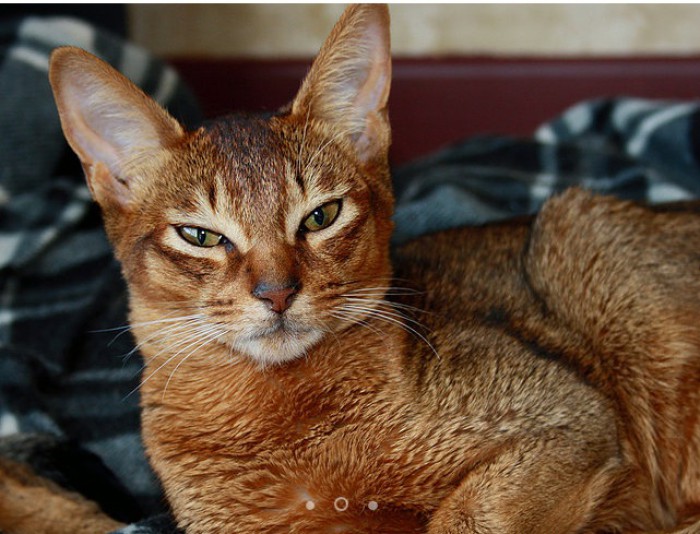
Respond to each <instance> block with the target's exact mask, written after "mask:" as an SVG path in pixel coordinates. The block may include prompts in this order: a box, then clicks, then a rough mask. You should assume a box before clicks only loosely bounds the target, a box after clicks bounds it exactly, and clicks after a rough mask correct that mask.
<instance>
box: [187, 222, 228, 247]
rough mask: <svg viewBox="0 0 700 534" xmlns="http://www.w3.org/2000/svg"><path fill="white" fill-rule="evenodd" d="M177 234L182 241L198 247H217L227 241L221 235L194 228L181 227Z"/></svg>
mask: <svg viewBox="0 0 700 534" xmlns="http://www.w3.org/2000/svg"><path fill="white" fill-rule="evenodd" d="M177 233H178V234H180V237H181V238H182V239H184V240H185V241H187V242H188V243H190V244H192V245H194V246H196V247H215V246H216V245H218V244H220V243H222V242H223V241H224V239H225V238H224V236H222V235H221V234H217V233H215V232H212V231H211V230H205V229H204V228H197V227H194V226H179V227H178V228H177Z"/></svg>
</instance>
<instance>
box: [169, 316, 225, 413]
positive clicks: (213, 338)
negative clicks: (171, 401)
mask: <svg viewBox="0 0 700 534" xmlns="http://www.w3.org/2000/svg"><path fill="white" fill-rule="evenodd" d="M226 334H228V331H226V330H223V331H221V330H218V329H217V330H215V331H213V332H211V333H210V334H209V335H208V336H206V337H205V338H204V339H203V340H201V341H200V343H199V345H197V346H196V347H195V348H194V349H192V350H191V351H190V352H189V354H187V356H185V357H184V358H182V359H181V360H180V361H179V362H178V364H177V365H176V366H175V368H174V369H173V370H172V371H171V372H170V375H169V376H168V379H167V380H166V381H165V387H164V388H163V396H162V399H163V400H165V392H166V391H168V385H169V384H170V380H172V378H173V375H175V373H176V372H177V370H178V369H179V368H180V366H181V365H182V364H183V363H184V362H185V361H186V360H187V359H188V358H189V357H190V356H192V355H193V354H194V353H195V352H197V351H198V350H200V349H201V348H202V347H205V346H207V345H209V344H210V343H212V342H213V341H216V340H217V339H219V338H220V337H221V336H224V335H226Z"/></svg>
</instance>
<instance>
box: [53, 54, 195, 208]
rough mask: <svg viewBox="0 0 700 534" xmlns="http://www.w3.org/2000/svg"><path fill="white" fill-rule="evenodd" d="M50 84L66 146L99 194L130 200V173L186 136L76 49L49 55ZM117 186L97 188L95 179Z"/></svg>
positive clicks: (143, 98) (127, 83)
mask: <svg viewBox="0 0 700 534" xmlns="http://www.w3.org/2000/svg"><path fill="white" fill-rule="evenodd" d="M49 79H50V82H51V87H52V88H53V92H54V98H55V99H56V105H57V107H58V113H59V116H60V118H61V126H62V128H63V132H64V134H65V136H66V139H67V140H68V144H69V145H70V146H71V148H72V149H73V150H74V151H75V153H76V154H77V155H78V157H79V158H80V160H81V162H82V163H83V167H84V168H85V170H86V174H87V178H88V184H89V185H90V188H91V190H92V191H93V194H94V195H95V196H96V199H97V200H98V202H99V201H100V198H97V191H98V190H99V191H105V192H107V193H108V194H116V192H118V191H121V193H120V194H119V195H117V196H119V197H120V198H115V199H112V200H117V201H118V202H120V203H121V202H124V201H125V200H126V198H127V197H128V194H129V193H128V189H129V188H130V186H131V184H130V181H131V178H132V177H131V176H130V174H131V173H132V171H133V170H134V169H135V168H136V167H138V166H139V165H140V164H142V163H143V162H144V161H148V159H149V158H152V157H157V156H158V155H159V154H160V153H161V152H162V151H163V149H165V148H167V147H169V146H172V145H173V144H174V143H176V142H177V141H178V140H179V139H181V138H182V136H183V135H184V131H183V129H182V127H181V126H180V124H179V123H178V122H177V121H176V120H175V119H173V118H172V117H171V116H170V115H169V114H168V113H167V112H166V111H165V110H163V109H162V108H161V107H160V106H159V105H158V104H157V103H156V102H155V101H154V100H153V99H151V98H150V97H149V96H147V95H146V94H145V93H143V91H141V90H140V89H139V88H138V87H136V86H135V85H134V84H133V83H132V82H130V81H129V80H128V79H127V78H125V77H124V76H123V75H122V74H120V73H119V72H117V71H116V70H115V69H113V68H112V67H111V66H110V65H108V64H107V63H105V62H104V61H102V60H101V59H98V58H97V57H95V56H93V55H92V54H89V53H88V52H85V51H84V50H81V49H79V48H74V47H62V48H57V49H56V50H54V52H53V53H52V54H51V61H50V68H49ZM110 179H111V180H115V181H116V182H117V183H101V184H100V183H96V182H95V181H96V180H100V181H105V180H110Z"/></svg>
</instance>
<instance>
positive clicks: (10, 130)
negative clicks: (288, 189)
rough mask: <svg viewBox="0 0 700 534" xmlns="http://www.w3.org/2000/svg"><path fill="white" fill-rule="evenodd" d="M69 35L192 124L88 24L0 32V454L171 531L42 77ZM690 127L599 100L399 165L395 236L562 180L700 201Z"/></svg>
mask: <svg viewBox="0 0 700 534" xmlns="http://www.w3.org/2000/svg"><path fill="white" fill-rule="evenodd" d="M63 44H73V45H77V46H80V47H82V48H85V49H86V50H88V51H91V52H93V53H95V54H97V55H99V56H102V57H103V58H105V59H107V60H108V61H110V62H111V63H112V64H113V65H115V66H116V67H117V68H118V69H119V70H121V71H122V72H124V73H125V74H127V75H128V76H129V77H131V78H132V79H133V80H134V81H135V82H136V83H137V84H139V85H140V86H141V87H143V88H144V89H145V90H146V91H147V92H148V93H150V94H152V95H154V96H155V98H156V99H157V100H158V101H159V102H161V103H162V104H164V105H166V106H167V107H168V108H169V110H170V111H171V112H172V113H173V114H174V115H175V116H176V117H178V118H180V119H181V120H183V121H184V122H185V123H186V124H188V123H189V124H192V123H193V122H195V121H197V120H198V118H199V117H198V113H197V108H196V105H195V103H194V101H193V99H192V98H191V97H190V96H189V93H187V91H186V90H185V88H184V87H183V86H182V84H181V83H180V82H179V79H178V77H177V75H176V74H175V73H174V71H172V70H171V69H170V68H168V67H167V66H164V65H163V64H161V63H159V62H158V61H155V60H154V59H153V58H152V57H150V56H149V55H148V54H146V53H145V52H143V51H142V50H140V49H138V48H135V47H133V46H131V45H128V44H124V43H122V42H120V41H119V40H117V39H115V38H113V37H111V36H109V35H106V34H104V33H103V32H100V31H97V30H95V29H94V28H93V27H90V26H87V25H85V24H82V23H80V22H77V21H74V20H69V19H37V18H30V19H24V20H21V21H14V22H11V23H3V24H2V25H1V26H0V131H2V132H3V135H2V136H0V436H2V438H0V455H5V456H8V457H11V458H15V459H19V460H21V461H25V462H27V463H29V464H31V465H32V466H34V468H35V469H37V470H38V471H39V472H41V473H46V474H47V476H51V477H52V478H54V479H58V481H59V482H60V483H62V484H64V485H66V486H69V487H71V488H73V489H76V490H77V491H80V492H81V493H84V494H85V495H86V496H88V497H90V498H92V499H95V500H97V501H98V502H99V503H100V504H101V505H102V506H103V508H104V509H105V510H108V511H109V513H110V514H111V515H113V516H114V517H115V518H117V519H120V520H122V521H124V522H127V523H131V525H130V526H129V527H126V528H125V529H123V530H122V531H121V532H122V534H127V533H129V534H159V533H160V534H162V533H166V532H174V531H175V528H174V526H173V524H172V521H171V520H170V519H169V517H168V515H167V507H166V504H165V502H164V499H163V497H162V492H161V490H160V488H159V486H158V483H157V481H156V479H155V477H154V476H153V473H152V471H151V470H150V468H149V466H148V463H147V461H146V459H145V456H144V451H143V448H142V445H141V441H140V437H139V412H138V389H137V385H138V380H139V374H140V371H141V362H140V356H139V354H138V352H137V351H135V350H134V345H133V340H132V339H131V337H130V335H129V333H128V332H126V331H124V330H122V329H120V327H122V326H123V325H124V324H125V321H126V297H125V287H124V283H123V281H122V279H121V276H120V273H119V268H118V266H117V265H116V262H115V260H114V259H113V257H112V254H111V252H110V248H109V245H108V243H107V240H106V238H105V236H104V233H103V231H102V227H101V221H100V217H99V213H98V210H97V208H96V206H95V205H94V204H93V203H92V202H91V201H90V198H89V194H88V191H87V189H86V187H85V185H84V180H83V176H82V171H81V169H80V166H79V164H78V162H77V160H76V158H75V157H74V156H73V155H72V153H71V152H70V150H69V148H68V147H67V145H66V143H65V141H64V139H63V136H62V134H61V130H60V125H59V121H58V116H57V114H56V110H55V107H54V102H53V98H52V96H51V92H50V88H49V84H48V81H47V66H48V62H47V61H48V54H49V53H50V51H51V49H52V48H54V47H56V46H59V45H63ZM465 105H470V103H468V102H467V103H465ZM475 105H478V104H477V103H475ZM699 125H700V110H699V108H698V105H697V104H696V103H689V102H652V101H643V100H635V99H626V98H619V99H604V100H596V101H591V102H584V103H581V104H579V105H577V106H575V107H573V108H572V109H570V110H568V111H566V112H564V113H563V114H562V115H561V116H560V117H558V118H556V119H554V120H552V121H551V122H548V123H546V124H545V125H543V126H542V127H541V128H540V129H539V130H538V131H537V132H536V133H534V135H533V137H532V138H531V139H513V138H508V137H483V138H476V139H469V140H466V141H463V142H460V143H457V144H455V145H454V146H452V147H449V148H447V149H445V150H443V151H441V152H438V153H436V154H434V155H432V156H430V157H427V158H424V159H422V160H420V161H417V162H416V163H413V164H410V165H406V166H403V167H401V168H398V169H396V170H395V189H396V195H397V209H396V223H397V230H396V237H395V242H396V243H400V242H403V241H406V240H407V239H410V238H411V237H414V236H417V235H421V234H425V233H429V232H433V231H437V230H440V229H445V228H449V227H454V226H459V225H464V224H482V223H487V222H490V221H494V220H500V219H505V218H508V217H511V216H515V215H521V214H525V213H534V212H536V211H537V209H538V208H539V207H540V206H541V204H542V202H543V201H544V200H546V199H547V198H548V197H549V196H550V195H552V194H555V193H557V192H559V191H561V190H563V189H565V188H566V187H569V186H572V185H579V186H583V187H587V188H589V189H592V190H594V191H598V192H601V193H610V194H614V195H617V196H619V197H622V198H628V199H636V200H643V201H649V202H661V201H671V200H682V199H689V198H696V197H698V196H700V162H699V161H698V159H699V156H700V129H699ZM71 451H72V452H71ZM57 473H58V474H57ZM105 486H109V487H110V488H111V489H110V491H104V487H105Z"/></svg>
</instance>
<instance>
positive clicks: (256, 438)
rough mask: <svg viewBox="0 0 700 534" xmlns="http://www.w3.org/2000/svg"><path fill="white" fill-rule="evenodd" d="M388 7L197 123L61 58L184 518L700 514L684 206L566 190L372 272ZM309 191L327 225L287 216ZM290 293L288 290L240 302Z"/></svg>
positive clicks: (519, 521)
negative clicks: (196, 236)
mask: <svg viewBox="0 0 700 534" xmlns="http://www.w3.org/2000/svg"><path fill="white" fill-rule="evenodd" d="M388 24H389V20H388V13H387V9H386V7H384V6H378V5H367V6H352V7H350V8H348V9H347V10H346V12H345V14H344V15H343V17H342V18H341V20H340V21H339V22H338V24H337V25H336V27H335V28H334V29H333V32H332V33H331V35H330V37H329V38H328V40H327V41H326V43H325V44H324V46H323V48H322V50H321V53H320V54H319V56H318V58H317V60H316V62H315V63H314V65H313V67H312V69H311V71H310V72H309V74H308V76H307V78H306V80H305V82H304V84H303V85H302V88H301V90H300V92H299V94H298V95H297V97H296V98H295V100H294V102H293V103H292V104H291V106H289V107H287V108H285V109H283V110H282V111H280V112H279V113H277V114H275V115H274V116H272V117H258V116H243V115H241V116H234V117H228V118H222V119H219V120H217V121H215V122H213V123H212V124H210V125H208V126H206V127H204V128H202V129H200V130H197V131H195V132H186V131H185V130H184V129H183V128H182V127H181V126H179V125H178V124H177V123H176V122H175V121H174V120H173V119H171V118H170V117H169V115H167V113H166V112H165V111H163V110H162V109H160V108H158V107H157V106H155V105H154V104H153V103H152V102H151V101H150V100H148V99H146V97H144V95H143V94H142V93H141V92H140V91H138V89H136V88H135V87H133V86H132V85H131V84H130V83H129V82H128V81H126V80H125V79H124V78H122V77H121V76H120V75H118V74H117V73H115V72H114V71H112V70H111V69H110V68H108V67H107V66H106V65H104V64H103V63H101V62H100V61H99V60H97V59H95V58H93V57H91V56H89V55H88V54H86V53H85V52H82V51H79V50H76V49H70V48H66V49H60V50H58V51H56V52H55V53H54V56H53V58H52V65H51V81H52V85H53V87H54V91H55V94H56V99H57V103H58V107H59V111H60V115H61V119H62V124H63V127H64V131H65V134H66V137H67V139H68V141H69V142H70V143H71V146H73V148H74V149H75V151H76V152H77V153H78V155H79V156H80V157H81V159H82V161H83V165H84V167H85V170H86V175H87V179H88V183H89V184H90V188H91V190H92V192H93V195H94V197H95V199H96V200H97V202H98V203H99V204H100V206H101V207H102V209H103V214H104V218H105V224H106V228H107V231H108V233H109V236H110V238H111V240H112V242H113V244H114V248H115V251H116V254H117V256H118V258H119V259H120V260H121V262H122V265H123V271H124V275H125V277H126V279H127V281H128V283H129V288H130V298H131V322H132V327H133V331H134V333H135V335H136V339H137V341H138V343H139V346H140V349H141V352H142V353H143V356H144V358H145V361H146V369H145V371H144V375H143V380H142V387H141V394H142V406H143V435H144V441H145V443H146V447H147V451H148V454H149V457H150V459H151V462H152V465H153V467H154V469H155V471H156V472H157V474H158V475H159V477H160V479H161V481H162V483H163V486H164V488H165V491H166V494H167V497H168V499H169V502H170V504H171V505H172V508H173V511H174V513H175V516H176V518H177V520H178V522H179V524H180V525H181V526H182V527H183V528H185V529H186V530H187V532H208V533H210V532H222V533H223V532H231V533H290V532H292V533H326V532H346V533H350V532H353V533H382V534H389V533H397V534H398V533H403V534H406V533H411V532H415V533H430V534H448V533H458V532H462V533H486V532H489V533H490V532H493V533H524V532H547V533H559V532H561V533H579V532H671V531H675V532H692V531H694V530H693V529H695V530H697V527H698V525H699V524H695V523H694V520H695V518H694V517H693V514H694V513H695V512H696V511H697V507H698V505H700V465H699V460H698V453H699V452H700V428H699V427H698V419H697V418H698V413H699V412H698V409H699V408H700V404H699V402H698V401H699V399H698V395H700V393H699V387H698V386H700V329H699V327H698V324H697V322H698V321H697V319H698V317H699V316H700V303H699V301H698V296H699V295H700V281H699V280H698V274H700V256H699V255H698V250H700V218H699V216H698V214H697V213H695V212H693V211H692V210H689V209H688V210H682V209H678V210H675V211H674V210H667V211H661V210H657V211H652V210H650V209H648V208H643V207H639V206H635V205H633V204H630V203H625V202H620V201H617V200H612V199H606V198H599V197H594V196H592V195H590V194H588V193H585V192H582V191H578V190H574V191H570V192H568V193H566V194H564V195H562V196H560V197H558V198H555V199H553V200H551V201H549V202H548V203H547V204H546V206H545V207H544V209H543V210H542V212H541V213H540V214H539V215H538V216H537V217H536V218H535V219H534V220H520V221H513V222H509V223H503V224H499V225H492V226H488V227H483V228H471V229H461V230H454V231H450V232H444V233H441V234H437V235H434V236H428V237H425V238H422V239H419V240H417V241H415V242H414V243H412V244H409V245H407V246H405V247H403V248H402V249H400V250H399V251H397V253H396V258H395V261H394V263H393V266H392V264H391V262H390V259H389V238H390V234H391V229H392V223H391V215H392V209H393V198H392V193H391V183H390V178H389V169H388V162H387V152H388V147H389V141H390V130H389V123H388V117H387V112H386V105H387V99H388V94H389V79H390V54H389V44H388V40H389V37H388V35H389V34H388ZM417 105H418V104H417ZM329 203H338V204H337V205H339V206H340V210H339V212H338V215H337V218H336V219H334V220H333V221H332V222H331V223H330V224H329V225H328V226H326V227H323V228H322V229H321V230H318V231H308V230H307V229H305V228H304V226H303V223H304V221H305V220H307V218H308V217H310V216H314V214H316V215H315V216H317V217H318V220H319V221H320V220H323V218H322V217H321V215H319V212H318V210H320V209H321V208H322V207H323V206H326V205H328V204H329ZM183 228H190V229H191V228H194V229H199V230H201V231H206V232H209V233H211V234H213V235H214V236H215V237H216V236H222V237H221V240H220V241H218V242H217V244H216V245H215V246H211V247H204V246H197V245H196V244H192V243H191V242H187V241H186V240H185V239H183V238H182V235H181V234H182V229H183ZM202 235H204V234H202ZM207 235H209V234H207ZM290 287H293V288H294V290H293V295H292V296H293V300H290V301H289V303H287V302H286V301H285V306H286V305H287V304H288V308H285V306H277V309H271V308H270V302H269V301H270V299H265V298H260V295H261V292H260V288H266V291H268V290H270V289H269V288H272V290H274V291H278V292H280V291H282V292H283V291H287V290H288V288H290ZM286 294H287V293H285V295H286ZM283 308H284V309H283ZM674 529H675V530H674ZM683 529H686V530H683Z"/></svg>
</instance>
